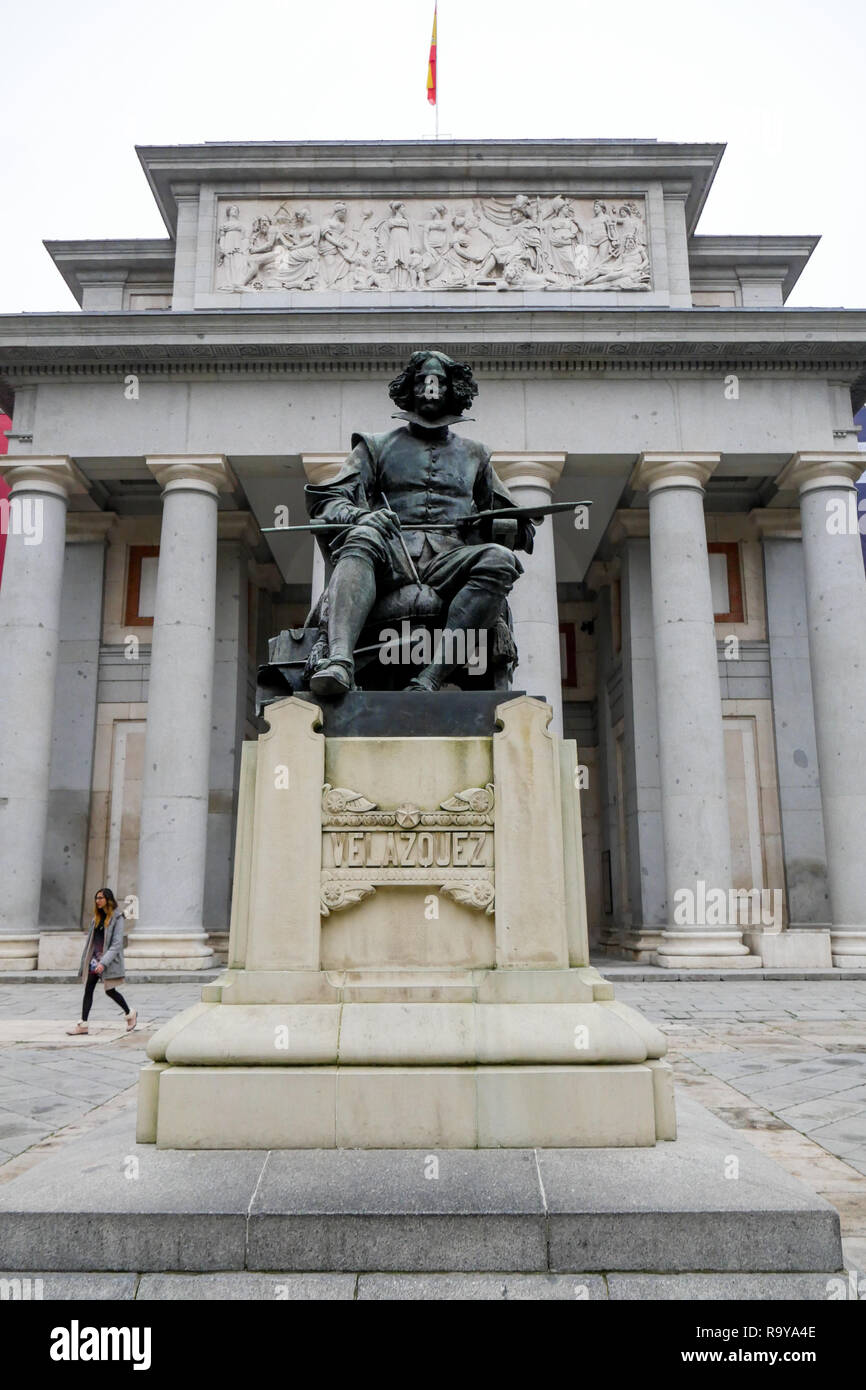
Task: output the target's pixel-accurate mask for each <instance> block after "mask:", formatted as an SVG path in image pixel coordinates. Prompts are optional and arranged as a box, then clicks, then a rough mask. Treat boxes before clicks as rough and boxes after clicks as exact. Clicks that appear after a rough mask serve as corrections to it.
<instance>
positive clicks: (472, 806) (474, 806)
mask: <svg viewBox="0 0 866 1390" xmlns="http://www.w3.org/2000/svg"><path fill="white" fill-rule="evenodd" d="M493 802H494V796H493V783H492V782H488V783H487V786H486V787H467V788H466V791H464V792H456V793H455V795H454V796H450V797H449V798H448V800H447V801H440V803H439V805H440V806H441V807H442V810H443V811H474V812H476V813H477V814H487V813H488V812H492V811H493Z"/></svg>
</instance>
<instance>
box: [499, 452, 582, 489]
mask: <svg viewBox="0 0 866 1390" xmlns="http://www.w3.org/2000/svg"><path fill="white" fill-rule="evenodd" d="M490 462H491V463H492V464H493V467H494V469H495V471H496V474H497V476H498V477H499V478H501V480H502V482H503V483H505V485H506V487H521V486H523V487H546V488H551V489H552V488H553V487H554V486H555V484H556V483H558V482H559V479H560V477H561V476H562V470H563V468H564V467H565V453H564V452H563V453H545V454H540V453H537V452H535V451H533V452H530V453H501V452H498V451H497V452H495V453H493V454H491V456H490Z"/></svg>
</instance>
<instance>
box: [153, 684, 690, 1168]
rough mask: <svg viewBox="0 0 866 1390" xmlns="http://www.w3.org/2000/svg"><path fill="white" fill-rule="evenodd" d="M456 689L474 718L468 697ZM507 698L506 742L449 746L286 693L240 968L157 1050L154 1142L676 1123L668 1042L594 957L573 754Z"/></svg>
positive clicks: (621, 1142) (478, 1139) (471, 1138)
mask: <svg viewBox="0 0 866 1390" xmlns="http://www.w3.org/2000/svg"><path fill="white" fill-rule="evenodd" d="M355 698H356V700H357V699H359V698H365V697H359V696H356V697H355ZM366 698H369V699H370V700H372V701H375V700H376V699H377V698H378V697H377V696H375V695H371V696H369V697H366ZM436 698H437V699H438V700H440V701H450V702H452V704H453V709H454V711H455V720H456V722H458V723H459V711H460V708H461V701H462V699H463V697H462V696H461V695H459V694H453V695H450V694H447V693H443V694H442V695H441V696H437V697H436ZM498 698H499V697H497V696H496V695H494V694H491V697H490V699H491V719H490V725H491V727H490V729H489V732H486V733H484V734H478V733H476V732H473V733H470V734H468V735H463V736H461V735H460V733H459V732H457V733H455V734H454V736H450V737H426V736H424V734H423V732H422V733H419V734H418V735H416V736H401V737H381V736H376V735H371V736H367V737H353V736H340V737H332V736H329V735H327V734H326V733H323V732H321V724H322V711H321V709H320V708H319V707H318V706H317V705H316V704H314V703H313V702H312V701H311V700H309V699H288V700H284V701H280V702H278V703H276V704H273V705H271V706H270V707H269V709H268V719H269V721H270V728H269V730H268V732H267V733H266V734H264V735H263V736H262V737H261V738H260V739H259V740H258V742H257V743H256V744H252V743H248V744H245V745H244V756H243V762H242V772H241V799H240V809H239V821H238V835H237V853H236V859H235V883H234V895H233V915H232V926H231V946H230V955H229V959H230V968H229V969H228V970H227V971H226V973H225V974H224V975H223V976H222V977H221V979H220V980H218V981H216V982H214V983H213V984H208V985H206V986H205V987H204V989H203V991H202V1002H201V1003H199V1004H197V1005H195V1006H194V1007H193V1008H191V1009H189V1010H187V1011H186V1012H185V1013H183V1014H181V1015H180V1016H179V1017H177V1018H175V1019H173V1020H172V1021H171V1022H170V1023H169V1024H167V1025H166V1026H165V1027H164V1028H162V1029H161V1030H160V1031H159V1032H158V1033H157V1034H156V1035H155V1037H154V1038H153V1039H152V1040H151V1043H150V1046H149V1048H148V1053H149V1056H150V1057H151V1058H152V1064H151V1066H150V1067H148V1068H146V1069H145V1071H144V1072H143V1073H142V1080H141V1087H140V1105H139V1131H138V1132H139V1138H140V1139H141V1141H142V1142H156V1143H157V1144H158V1145H159V1146H160V1147H163V1148H335V1147H336V1148H374V1149H375V1148H380V1149H395V1148H396V1149H399V1148H413V1147H415V1148H418V1147H420V1148H423V1147H425V1146H430V1147H434V1148H435V1147H440V1148H499V1147H506V1148H511V1147H521V1146H533V1147H534V1146H542V1147H545V1146H546V1147H596V1146H602V1147H614V1146H647V1145H653V1144H654V1143H655V1142H656V1139H657V1138H673V1137H674V1133H675V1120H674V1110H673V1089H672V1073H671V1071H670V1068H669V1067H668V1066H667V1064H666V1063H665V1062H664V1061H663V1060H662V1059H663V1055H664V1051H665V1041H664V1038H663V1036H662V1035H661V1033H660V1032H659V1031H658V1030H657V1029H656V1028H654V1027H653V1026H652V1025H651V1024H649V1023H647V1022H646V1021H645V1020H644V1019H643V1018H642V1017H641V1016H640V1015H639V1014H638V1013H636V1012H635V1011H634V1010H633V1009H630V1008H628V1007H626V1006H625V1005H622V1004H619V1003H617V1002H616V1000H615V999H614V997H613V988H612V986H611V985H610V984H608V983H607V982H606V981H605V980H603V979H602V978H601V976H600V975H599V974H598V973H597V972H596V971H595V970H594V969H592V968H590V967H589V965H588V949H587V937H586V913H585V906H584V891H583V866H582V860H581V857H580V854H579V850H578V845H579V842H580V809H579V799H578V792H577V791H576V790H575V787H574V766H575V764H576V749H575V748H574V745H573V744H571V745H569V744H563V743H562V741H561V740H559V739H557V738H555V737H554V736H553V734H552V733H551V731H550V728H549V724H550V718H551V715H550V710H549V708H548V707H547V706H546V705H545V704H544V703H543V702H542V701H538V700H532V699H528V698H527V697H525V696H523V697H519V698H516V699H510V700H507V701H506V702H504V703H501V704H499V705H498V706H497V705H496V703H495V702H496V700H497V699H498ZM494 711H495V721H496V725H497V727H496V728H495V729H494V727H493V717H492V715H493V712H494ZM325 717H326V719H327V717H328V715H327V711H326V715H325ZM419 722H420V721H419Z"/></svg>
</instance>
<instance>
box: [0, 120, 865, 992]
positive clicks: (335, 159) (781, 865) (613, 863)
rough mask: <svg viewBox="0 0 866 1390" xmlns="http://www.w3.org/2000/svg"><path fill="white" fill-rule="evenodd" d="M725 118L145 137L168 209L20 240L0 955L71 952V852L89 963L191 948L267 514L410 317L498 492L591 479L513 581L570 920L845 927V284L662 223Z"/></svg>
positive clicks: (850, 744)
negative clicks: (683, 139) (595, 134)
mask: <svg viewBox="0 0 866 1390" xmlns="http://www.w3.org/2000/svg"><path fill="white" fill-rule="evenodd" d="M722 155H723V146H720V145H715V144H667V143H659V142H656V141H652V140H646V141H640V140H636V141H572V140H554V141H514V142H505V141H485V142H452V141H447V142H446V141H443V142H438V143H436V142H411V143H405V144H379V143H351V142H345V143H332V144H324V143H323V144H315V143H266V144H204V145H183V146H172V147H159V148H143V149H140V150H139V156H140V159H141V163H142V167H143V170H144V173H145V176H146V178H147V179H148V182H149V184H150V187H151V190H152V193H153V196H154V198H155V199H156V201H157V204H158V207H159V210H160V213H161V215H162V217H163V219H164V221H165V226H166V235H165V237H164V238H161V239H154V240H129V241H84V242H51V243H48V244H47V246H48V251H49V253H50V255H51V256H52V257H53V259H54V262H55V264H56V266H57V269H58V271H59V272H60V274H61V275H62V276H63V277H64V279H65V280H66V282H67V284H68V285H69V287H70V288H71V290H72V292H73V294H74V295H75V297H76V299H77V301H78V303H79V305H80V311H78V312H62V313H50V314H44V313H43V314H22V315H5V316H0V411H6V412H7V413H8V414H9V415H10V416H11V418H12V425H11V430H10V431H9V451H8V454H6V455H4V456H2V457H0V474H2V475H3V477H4V478H5V479H6V482H7V483H8V485H9V487H10V488H11V494H10V497H9V499H8V500H4V499H0V509H2V517H3V529H4V530H6V531H8V536H7V545H6V554H5V563H4V570H3V576H2V584H0V862H2V873H0V882H2V893H0V969H6V970H8V969H15V970H29V969H33V968H35V967H36V966H37V962H38V965H39V966H40V967H54V968H60V967H66V966H70V965H74V964H77V957H78V951H79V947H80V937H79V931H80V927H81V924H82V922H83V921H84V920H85V919H87V918H88V917H89V911H90V904H91V903H92V899H93V894H94V892H95V891H96V889H98V888H99V887H101V886H104V885H107V886H109V887H111V888H112V889H113V890H114V892H115V893H116V895H117V897H118V899H119V901H120V902H121V903H126V904H127V909H128V916H129V928H130V929H129V940H128V946H127V965H128V966H131V967H133V968H134V967H150V968H166V969H178V968H184V969H190V968H196V967H204V966H208V965H211V964H214V963H216V962H217V961H219V960H220V959H224V958H225V950H226V941H227V935H226V934H227V931H228V925H229V917H230V909H231V892H232V856H233V849H234V831H235V819H236V809H237V801H238V785H239V778H240V764H241V745H242V742H243V740H244V739H250V738H254V737H256V734H257V733H258V732H259V731H260V730H261V729H262V728H264V727H265V726H264V724H263V723H262V722H261V721H260V720H258V719H257V716H256V709H255V683H256V668H257V666H258V665H259V664H260V663H262V662H263V661H266V660H267V654H268V647H267V643H268V638H269V637H271V636H272V635H274V634H276V633H278V632H279V631H280V630H281V629H283V628H287V627H293V626H294V627H297V626H299V625H301V624H302V623H303V620H304V617H305V615H306V613H307V611H308V609H309V607H310V604H311V600H312V599H313V598H315V597H316V596H317V593H318V592H319V591H320V589H321V585H322V583H323V567H322V564H321V561H320V560H319V559H318V558H317V555H316V554H315V553H314V549H315V548H314V544H313V542H312V540H311V538H310V537H309V535H306V534H304V533H288V534H287V535H285V536H280V535H274V534H272V533H270V532H267V530H266V528H268V527H272V526H274V525H275V524H280V525H282V524H286V523H287V522H288V523H289V524H292V523H299V522H302V521H304V520H305V519H306V516H305V508H304V494H303V488H304V485H305V483H307V482H308V481H321V480H326V479H328V478H329V477H331V476H333V474H334V472H335V471H336V469H337V468H338V467H339V465H340V463H341V461H342V459H343V458H344V457H345V455H346V454H347V453H348V451H349V448H350V437H351V435H352V433H353V431H373V432H375V431H383V430H386V429H390V428H392V427H393V426H392V422H391V414H392V411H393V406H392V404H391V402H390V401H389V399H388V390H387V388H388V383H389V381H390V380H391V379H392V378H393V377H394V376H395V375H396V374H397V372H398V371H399V370H400V369H401V368H402V366H403V365H404V364H405V362H406V360H407V359H408V356H409V354H410V353H411V352H412V351H414V350H415V349H417V348H419V347H427V346H429V347H433V348H438V349H441V350H442V351H444V352H446V353H448V354H450V355H451V356H452V357H454V358H457V359H458V360H460V361H464V362H467V363H469V364H470V365H471V366H472V369H473V371H474V373H475V377H476V379H477V381H478V384H479V387H480V394H479V396H478V398H477V400H476V402H475V405H474V407H473V409H472V411H471V415H472V416H473V417H474V419H473V420H472V422H471V423H469V424H468V425H467V426H465V428H464V433H466V434H467V435H469V436H470V437H472V438H476V439H479V440H482V441H484V443H485V444H486V445H487V446H488V447H489V448H490V449H492V450H493V462H494V466H495V468H496V470H497V472H498V474H499V476H500V478H501V479H502V480H503V481H504V482H505V483H506V485H507V486H508V488H509V489H510V490H511V491H512V493H513V495H514V497H515V499H516V500H517V501H518V502H520V503H526V504H531V503H541V502H546V501H549V500H551V499H552V500H560V499H562V500H571V499H574V500H578V499H581V500H582V499H590V500H591V501H592V503H593V505H592V508H591V511H590V516H589V524H588V525H576V524H575V523H576V520H577V518H576V517H574V516H573V515H572V514H571V513H568V512H566V513H564V514H562V515H560V516H558V517H557V518H556V519H555V520H553V521H551V520H550V519H548V520H546V521H545V522H544V523H543V524H542V525H541V526H540V527H539V530H538V534H537V536H536V544H535V550H534V553H533V554H532V556H531V557H523V558H524V564H525V569H526V573H525V575H524V576H523V578H522V579H520V580H519V582H518V584H517V586H516V588H515V589H514V591H513V593H512V596H511V606H512V612H513V618H514V625H515V633H516V639H517V643H518V647H519V652H520V665H519V667H518V670H517V673H516V678H515V688H516V689H520V690H526V691H527V692H528V693H529V694H532V695H543V696H544V697H545V698H546V699H547V700H548V701H549V702H550V705H551V707H552V710H553V724H554V727H555V728H556V729H557V730H560V731H564V733H565V735H566V736H567V737H569V738H572V739H575V740H576V741H577V745H578V750H579V766H578V768H577V769H576V773H575V775H576V777H577V778H578V779H579V782H578V784H579V785H580V787H581V789H582V814H583V842H584V859H585V865H586V876H587V895H588V915H589V922H590V929H591V939H592V941H593V943H594V946H595V949H596V950H597V951H598V952H599V953H600V954H601V953H608V954H610V955H613V956H619V957H625V958H628V959H632V960H636V961H643V962H647V963H648V962H652V961H654V962H657V963H660V964H662V965H666V966H669V967H672V968H685V969H688V968H700V967H707V966H717V965H720V964H722V965H731V966H742V967H752V966H756V965H758V964H759V963H760V962H761V961H763V962H764V964H765V965H767V966H785V965H805V966H808V965H814V966H821V965H826V966H829V965H830V964H831V961H832V963H834V964H836V965H839V966H852V965H860V966H864V965H866V857H864V855H863V851H862V840H863V826H864V824H866V621H864V614H866V578H864V566H863V559H862V554H861V546H860V536H859V533H858V512H857V502H856V491H855V483H856V480H857V479H858V478H859V476H860V474H861V473H862V472H863V469H864V467H866V454H864V453H863V452H862V450H861V449H860V448H859V447H858V443H857V429H856V426H855V425H854V423H853V414H854V412H855V411H856V410H858V409H859V408H860V406H861V405H862V404H863V400H864V396H866V311H860V310H838V309H822V308H810V309H802V308H788V307H786V300H787V298H788V295H789V294H790V291H791V289H792V287H793V286H794V284H795V283H796V281H797V279H798V277H799V275H800V274H801V272H802V270H803V268H804V267H805V265H806V263H807V261H808V259H809V257H810V255H811V253H812V251H813V249H814V246H815V244H816V238H815V237H812V236H799V235H790V236H702V235H700V234H699V233H698V232H697V230H696V228H697V225H698V222H699V218H700V215H701V210H702V207H703V204H704V201H705V199H706V197H707V194H708V191H709V189H710V186H711V184H712V180H713V178H714V175H715V173H716V170H717V168H718V165H719V162H720V160H721V158H722ZM0 308H2V306H0ZM731 890H737V893H732V892H731ZM762 892H763V898H762V897H761V893H762ZM746 893H749V894H750V895H751V896H750V897H749V898H746V897H745V894H746ZM732 908H733V909H735V911H733V912H732ZM539 910H542V911H543V904H540V905H539ZM430 928H431V930H434V929H435V922H434V923H431V924H430Z"/></svg>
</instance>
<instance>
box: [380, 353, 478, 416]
mask: <svg viewBox="0 0 866 1390" xmlns="http://www.w3.org/2000/svg"><path fill="white" fill-rule="evenodd" d="M431 357H435V358H437V360H438V361H439V362H441V363H442V366H443V367H444V368H445V372H446V375H447V378H448V388H449V390H450V392H451V399H452V401H453V402H454V405H455V407H456V409H457V410H458V411H460V412H461V413H462V412H463V411H464V410H468V409H469V407H470V405H471V404H472V402H473V400H474V399H475V397H476V396H477V395H478V385H477V382H476V381H475V379H474V378H473V376H472V368H471V367H467V366H466V364H465V363H464V362H455V361H454V359H453V358H452V357H447V356H446V355H445V353H444V352H430V351H427V352H413V353H412V356H411V357H410V358H409V363H408V365H407V366H406V367H405V368H404V370H403V371H402V372H401V373H400V375H399V376H397V377H395V378H394V380H393V381H392V382H391V385H390V386H389V387H388V395H389V396H390V397H391V400H392V401H393V402H394V404H395V405H398V406H399V407H400V409H401V410H411V409H412V407H413V406H414V404H415V401H414V397H413V395H412V391H413V388H414V385H415V377H416V374H417V373H418V371H419V369H420V368H421V366H422V365H423V364H424V363H425V362H427V361H428V360H429V358H431Z"/></svg>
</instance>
